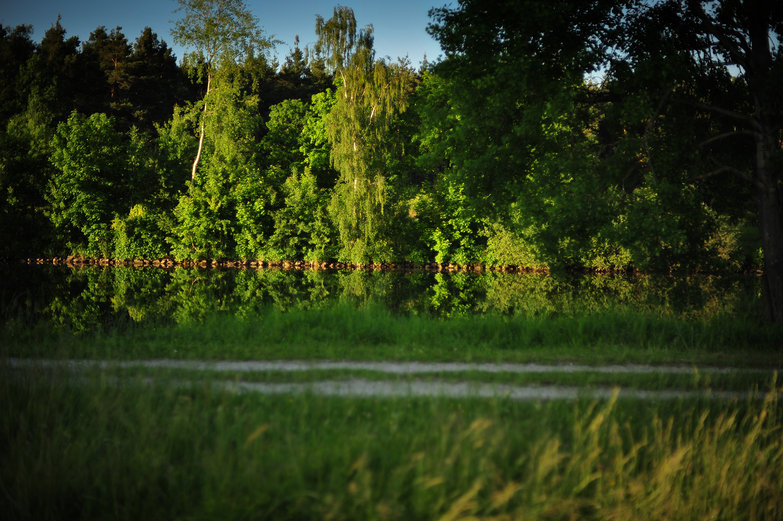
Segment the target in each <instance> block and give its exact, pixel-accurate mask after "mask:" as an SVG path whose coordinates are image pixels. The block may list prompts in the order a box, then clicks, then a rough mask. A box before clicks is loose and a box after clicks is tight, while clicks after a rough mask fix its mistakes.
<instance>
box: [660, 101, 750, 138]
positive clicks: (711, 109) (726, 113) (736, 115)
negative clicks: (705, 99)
mask: <svg viewBox="0 0 783 521" xmlns="http://www.w3.org/2000/svg"><path fill="white" fill-rule="evenodd" d="M675 101H677V102H678V103H683V104H686V105H692V106H694V107H696V108H698V109H702V110H706V111H709V112H715V113H716V114H722V115H724V116H727V117H729V118H732V119H736V120H738V121H742V122H743V123H747V124H750V126H752V127H753V128H754V129H755V130H757V131H761V124H760V123H759V122H758V121H757V120H756V118H754V117H753V116H747V115H745V114H741V113H739V112H735V111H733V110H729V109H724V108H722V107H716V106H714V105H708V104H706V103H702V102H700V101H689V100H675Z"/></svg>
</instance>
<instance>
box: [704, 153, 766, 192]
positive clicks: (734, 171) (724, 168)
mask: <svg viewBox="0 0 783 521" xmlns="http://www.w3.org/2000/svg"><path fill="white" fill-rule="evenodd" d="M709 159H710V161H711V162H712V163H713V164H714V165H716V166H717V167H718V168H717V169H715V170H713V171H711V172H708V173H706V174H704V175H701V176H698V177H695V178H694V179H706V178H707V177H712V176H713V175H718V174H722V173H724V172H727V173H730V174H734V175H736V176H738V177H739V178H740V179H743V180H745V181H747V182H748V183H750V184H752V185H753V186H755V187H757V188H758V187H760V186H761V182H760V181H759V180H758V179H756V178H755V177H753V176H752V175H750V174H749V173H747V172H745V171H743V170H740V169H739V168H736V167H733V166H730V165H724V164H721V163H720V162H719V161H718V160H716V159H715V158H714V157H710V158H709Z"/></svg>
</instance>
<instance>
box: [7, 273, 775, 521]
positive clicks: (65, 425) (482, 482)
mask: <svg viewBox="0 0 783 521" xmlns="http://www.w3.org/2000/svg"><path fill="white" fill-rule="evenodd" d="M112 274H115V277H117V279H116V280H121V281H122V282H123V284H125V280H126V278H122V279H120V278H119V277H120V276H123V277H125V275H135V272H122V271H119V272H95V274H94V276H93V272H86V276H85V275H83V274H81V273H76V274H74V275H73V276H72V278H71V279H69V281H68V283H67V284H66V285H64V286H63V287H64V288H66V289H68V290H69V291H70V288H76V290H77V293H75V294H70V293H62V295H63V296H56V297H54V298H49V297H48V296H47V295H45V294H43V293H42V295H43V297H46V298H42V299H41V301H43V302H47V303H48V304H47V306H48V307H47V309H49V310H53V311H52V312H51V313H50V315H49V317H50V318H46V319H43V320H42V319H40V316H39V315H37V314H34V313H30V312H29V310H30V309H34V308H36V304H35V303H36V302H37V301H36V300H35V298H32V297H29V294H30V292H28V293H24V292H21V291H20V292H18V293H15V294H14V295H16V294H18V295H21V297H18V298H17V297H14V298H15V301H16V302H20V303H22V304H24V306H26V308H24V309H27V310H28V311H24V309H23V311H19V312H15V311H13V310H12V309H11V308H10V307H8V308H6V309H4V310H3V312H2V318H3V320H2V321H0V322H2V325H0V360H1V361H0V407H2V414H0V508H1V509H2V511H3V512H4V517H3V518H4V519H153V520H154V519H188V520H193V519H216V518H219V519H229V520H230V519H237V520H240V519H241V520H248V519H283V520H284V519H296V520H307V519H335V520H337V519H344V520H351V519H357V520H374V519H378V520H387V519H389V520H393V519H399V520H419V519H420V520H443V521H445V520H457V519H494V520H503V519H509V520H510V519H551V520H571V519H584V520H595V519H617V520H621V519H639V520H647V519H649V520H659V519H730V520H733V519H770V520H773V519H780V518H781V516H783V485H781V484H780V480H779V479H778V478H777V477H778V476H779V475H781V474H783V441H781V440H783V437H782V436H781V427H783V407H781V405H780V400H779V398H780V392H781V388H780V386H779V383H778V382H777V379H776V376H775V371H776V370H779V369H780V368H781V367H783V352H782V351H781V349H780V346H781V338H783V329H781V327H780V326H773V325H767V324H764V323H763V322H761V321H760V320H758V319H757V318H755V316H754V314H753V313H751V312H749V313H746V314H743V313H741V312H738V310H741V309H742V302H743V301H742V300H741V299H733V300H732V299H728V298H726V299H722V298H718V297H716V298H712V297H709V298H705V299H702V300H703V301H704V302H706V303H707V306H711V307H709V309H708V308H707V307H694V308H686V313H685V314H683V313H677V312H676V310H673V308H671V307H670V308H666V309H662V310H658V311H656V309H655V307H654V306H652V305H649V306H647V305H637V307H634V304H632V303H633V302H634V301H635V299H634V298H631V297H632V296H633V294H630V295H631V296H629V297H628V299H627V302H629V303H630V304H627V305H616V304H614V303H612V302H609V301H607V302H606V303H603V300H601V298H602V297H601V294H600V293H599V292H597V291H596V292H595V293H594V295H595V296H596V297H595V298H594V302H596V303H597V304H595V303H594V304H592V306H593V307H592V308H590V309H586V308H585V309H582V310H580V308H579V304H578V303H579V301H578V300H577V299H575V298H572V297H570V296H566V297H562V298H563V299H564V300H563V304H558V307H556V308H554V309H549V308H546V307H545V306H546V305H550V304H547V303H548V302H556V301H554V300H552V299H551V298H550V295H546V294H542V295H540V296H539V299H538V301H535V302H534V301H533V300H532V299H529V300H525V299H524V298H523V297H521V296H519V297H515V298H517V299H518V303H517V304H515V306H516V309H517V310H519V309H522V308H523V306H525V305H529V306H530V308H529V310H528V311H524V310H523V311H517V312H507V313H504V312H500V311H498V310H499V309H500V308H495V309H489V310H487V311H486V312H483V313H472V312H465V313H453V314H448V315H438V314H433V313H425V312H400V311H399V310H390V308H389V307H388V306H384V305H382V302H381V303H378V302H377V299H369V298H368V299H366V301H359V302H357V301H356V298H355V297H354V295H357V294H358V295H362V294H363V293H361V291H355V292H353V293H348V292H347V291H344V292H343V293H340V292H338V291H337V290H339V289H340V287H338V286H335V287H331V286H328V284H333V282H331V281H332V280H333V279H329V278H324V279H314V280H315V282H312V281H309V279H307V280H305V282H307V284H309V285H306V286H303V287H302V288H303V289H302V291H301V293H303V294H308V295H310V294H313V292H312V291H311V289H312V288H322V289H323V288H326V289H327V290H328V292H327V291H326V290H324V293H323V294H324V295H326V294H327V293H329V294H335V293H338V294H349V295H351V298H350V299H348V300H347V301H339V302H337V303H334V302H329V303H328V304H325V305H323V306H318V305H316V304H317V302H318V301H319V299H322V297H321V296H318V297H317V298H314V299H313V300H312V301H308V302H309V303H307V305H303V306H298V305H287V306H285V307H282V306H273V305H266V304H265V305H261V306H256V305H255V304H253V303H252V299H249V300H246V299H239V298H238V297H237V298H236V300H237V304H231V306H233V307H231V306H229V305H228V304H225V305H224V303H225V302H226V301H227V300H228V298H227V297H225V298H224V297H222V296H221V295H223V294H224V293H225V294H229V295H236V294H239V289H242V291H246V288H247V287H251V288H261V289H254V290H253V291H254V293H253V294H255V295H260V294H261V295H263V294H266V293H264V291H267V290H266V289H265V288H266V286H260V285H258V284H260V283H258V282H257V281H258V280H260V275H259V276H258V277H257V278H252V279H251V278H250V277H256V275H253V274H242V276H243V277H246V278H248V280H251V281H254V284H257V285H256V286H253V285H251V284H245V283H242V284H240V283H236V289H232V288H234V286H232V284H234V283H233V282H231V283H229V282H226V281H227V280H228V279H227V276H225V275H224V274H221V273H215V274H212V275H210V274H209V273H207V274H200V275H199V277H202V276H203V277H204V278H206V277H209V276H212V277H213V279H211V280H209V282H210V284H206V283H204V282H196V283H195V284H194V283H193V280H199V279H191V278H188V277H185V276H184V275H187V273H183V272H179V273H173V274H172V275H171V277H172V280H173V281H174V282H170V281H167V280H166V279H164V277H163V275H165V274H163V275H159V274H158V272H155V275H156V276H160V278H161V281H160V282H159V283H156V284H157V285H155V286H145V285H141V284H138V285H136V286H127V287H129V288H131V289H127V290H124V293H118V292H116V291H109V290H107V289H105V288H114V286H112V284H114V285H115V286H116V285H117V283H116V282H113V283H112V284H109V283H107V282H105V281H109V282H111V281H112V280H113V279H111V276H112ZM264 276H266V275H264ZM90 277H92V278H90ZM178 277H179V278H178ZM351 277H353V278H349V277H346V278H345V279H344V280H345V281H346V282H350V283H352V284H353V283H355V282H356V281H357V280H359V279H358V278H356V276H351ZM179 279H181V281H180V280H179ZM264 280H266V279H264ZM271 280H272V281H273V282H275V284H270V287H294V288H296V286H282V285H281V284H277V283H278V282H281V281H278V280H277V278H274V279H271ZM362 280H364V279H362ZM369 280H371V281H374V280H376V279H369ZM443 280H444V281H445V282H446V283H449V284H453V283H454V281H450V280H447V279H443ZM466 280H467V279H466ZM498 280H500V279H498ZM515 280H516V279H515ZM519 280H520V281H524V280H525V279H519ZM216 281H217V282H222V283H223V286H219V287H220V288H221V290H225V289H226V287H227V288H228V289H229V292H228V293H226V292H225V291H224V293H220V294H218V293H215V294H214V295H213V294H212V293H211V291H212V288H216V287H218V286H217V285H215V284H214V283H215V282H216ZM334 284H336V283H334ZM172 285H173V287H174V288H175V289H176V288H179V289H178V292H177V293H174V292H172V291H170V288H171V287H172ZM120 287H123V288H124V287H126V286H122V285H121V286H120ZM150 287H151V288H152V289H145V291H141V289H144V288H150ZM202 287H203V290H204V294H203V296H202V297H203V298H200V299H198V300H193V299H192V298H191V297H192V295H193V294H192V293H188V291H189V289H190V288H202ZM346 287H347V286H346ZM351 287H356V286H351ZM364 287H365V286H360V289H361V288H364ZM385 287H394V286H393V285H391V284H390V285H388V286H385ZM435 287H436V288H438V287H441V286H435ZM531 287H533V286H532V285H531ZM82 288H84V289H82ZM139 288H141V289H139ZM182 288H184V289H182ZM425 289H426V288H425ZM458 289H459V288H458ZM560 289H562V288H561V287H560V286H558V287H556V288H555V289H554V290H553V291H552V295H557V294H560V293H559V291H557V290H560ZM207 290H209V291H207ZM78 291H81V292H82V293H81V294H80V293H78ZM362 291H363V290H362ZM385 291H387V292H389V290H385ZM232 292H233V293H232ZM85 293H89V294H90V295H97V296H99V297H100V299H103V300H100V299H98V298H97V297H96V298H94V299H92V300H90V299H87V298H86V297H84V294H85ZM410 293H411V294H414V291H413V290H411V291H410ZM430 293H431V294H432V295H434V296H436V297H437V298H438V299H440V298H442V297H441V294H440V293H438V292H437V291H432V292H430ZM685 293H686V294H690V293H689V292H685ZM171 294H175V295H181V298H180V297H177V298H179V300H177V301H175V302H174V303H171V301H169V300H168V299H169V295H171ZM381 294H382V295H383V293H381ZM425 294H426V293H425ZM453 294H457V293H449V295H453ZM507 294H508V295H512V292H511V291H509V292H508V293H507ZM140 295H153V296H154V297H155V299H157V300H154V301H153V304H149V305H148V308H146V309H150V310H155V312H152V311H146V312H144V313H140V312H137V311H138V310H139V309H143V308H142V307H141V306H140V305H139V302H140V300H141V298H140V297H139V296H140ZM318 295H321V294H318ZM525 295H530V293H528V294H525ZM12 296H13V295H12ZM33 297H35V295H33ZM36 298H37V297H36ZM134 298H135V299H136V300H133V299H134ZM221 299H224V300H221ZM381 300H382V299H381ZM282 301H285V302H295V300H293V299H291V300H283V299H279V300H278V302H282ZM26 302H30V303H31V304H25V303H26ZM129 302H130V304H129ZM465 302H468V301H467V300H466V301H465ZM528 302H530V303H529V304H528ZM214 303H217V304H214ZM240 305H241V306H246V307H245V308H240ZM460 305H462V304H460ZM186 306H190V307H188V308H187V310H188V314H184V313H183V312H182V310H183V309H186ZM209 306H212V307H209ZM219 306H224V307H223V308H222V309H221V308H220V307H219ZM424 307H425V306H423V305H422V309H424ZM640 307H644V309H640ZM20 309H22V308H20ZM106 309H108V310H109V311H108V312H107V311H105V310H106ZM242 309H244V311H241V310H242ZM455 309H457V306H455ZM58 310H67V312H68V313H69V315H68V317H67V320H63V319H62V317H63V316H65V314H64V312H63V313H61V314H60V315H57V313H56V312H58ZM166 310H170V311H171V313H172V314H175V315H176V316H177V317H180V318H181V317H183V316H184V317H185V318H184V319H176V320H172V319H171V316H169V315H167V314H166V313H165V311H166ZM237 310H239V311H237ZM705 310H706V311H705ZM142 314H143V315H144V317H145V318H144V320H143V321H138V320H136V319H137V318H138V317H139V316H141V315H142ZM58 317H60V318H58ZM74 317H75V318H74ZM96 317H97V318H96ZM98 319H99V320H98ZM58 320H59V322H58ZM96 321H97V325H93V326H91V327H89V328H80V327H74V324H76V325H78V324H92V323H93V322H96ZM63 324H66V325H63ZM68 324H70V325H68ZM18 359H26V360H30V359H32V360H35V359H46V360H52V361H54V364H53V365H50V366H49V367H47V368H43V367H37V366H34V364H33V366H26V367H19V366H18V365H17V366H14V365H13V364H14V362H13V360H18ZM150 359H167V360H172V359H173V360H183V361H189V360H191V361H196V360H207V361H214V362H216V361H220V360H248V361H251V360H298V361H305V362H307V361H309V362H316V361H319V360H345V361H349V360H350V361H399V362H412V361H416V362H422V363H427V362H473V363H477V362H487V363H497V362H509V363H525V362H535V363H539V364H553V365H555V366H557V365H562V364H579V365H580V366H584V367H582V368H581V369H580V370H578V371H570V372H566V371H562V370H558V369H557V367H555V368H551V369H550V370H546V371H542V372H531V373H528V372H514V371H500V372H492V373H489V372H485V371H481V370H479V369H476V367H475V366H469V367H467V368H465V369H462V370H458V371H444V370H438V369H433V370H431V371H428V372H424V373H416V374H392V373H385V372H383V371H382V370H373V369H367V368H364V369H361V368H359V369H356V368H354V369H345V368H343V369H318V368H315V369H310V370H306V371H280V370H257V371H240V370H229V371H217V370H214V369H210V368H209V366H207V367H204V368H201V369H195V370H194V369H186V368H171V367H169V368H150V367H141V366H139V363H140V362H142V361H145V360H150ZM74 360H85V361H89V360H103V361H107V360H109V361H124V362H126V363H130V364H131V365H125V366H120V367H104V368H95V367H89V366H83V367H80V368H79V369H78V370H76V369H73V368H70V369H65V368H64V367H66V366H64V365H63V364H67V363H68V362H73V361H74ZM9 361H10V363H9ZM31 363H32V362H31ZM134 363H136V365H133V364H134ZM601 364H652V365H660V366H662V367H664V368H671V366H677V367H680V368H681V370H679V371H667V370H665V369H662V370H660V371H653V372H646V373H616V374H615V373H608V372H605V371H601V370H600V367H592V368H591V366H600V365H601ZM355 379H361V380H363V381H370V382H376V381H377V382H386V383H388V382H398V383H399V382H402V383H410V382H443V383H446V384H448V383H459V382H467V383H469V384H470V383H476V384H497V385H512V386H526V387H533V388H543V387H546V386H556V387H558V388H560V387H566V388H578V389H583V390H585V394H584V395H583V396H582V395H580V397H579V398H575V399H567V400H533V401H524V400H514V399H511V398H509V397H507V396H502V395H499V396H495V397H492V398H478V397H467V398H466V397H457V398H453V397H452V398H449V397H445V396H439V397H421V396H419V397H415V396H405V397H400V396H385V397H378V396H375V397H358V396H324V395H318V394H317V393H316V392H314V391H307V390H305V391H304V392H297V393H288V394H277V395H265V394H261V393H255V392H248V391H244V392H243V391H242V390H241V389H240V390H237V388H233V389H232V387H231V386H230V385H225V384H226V383H229V384H230V383H232V382H234V383H269V384H274V383H282V384H297V385H298V384H303V385H309V384H315V383H318V382H324V381H333V380H338V381H348V380H355ZM613 388H618V389H623V390H638V391H651V392H669V391H674V392H677V391H683V392H684V393H685V394H684V395H683V396H682V397H679V398H671V397H669V398H661V397H660V396H659V397H657V398H655V397H653V398H651V399H640V398H633V397H632V396H633V395H629V394H624V393H623V392H620V393H619V395H617V396H616V397H615V398H612V399H603V398H601V399H596V398H591V397H590V394H589V392H588V391H590V390H604V391H606V390H611V389H613ZM726 392H736V393H739V394H738V395H737V397H734V398H731V397H730V398H726V396H725V394H723V393H726Z"/></svg>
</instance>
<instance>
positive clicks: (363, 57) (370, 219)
mask: <svg viewBox="0 0 783 521" xmlns="http://www.w3.org/2000/svg"><path fill="white" fill-rule="evenodd" d="M316 34H317V35H318V43H317V44H316V50H317V52H319V53H323V54H324V55H325V63H326V65H327V67H328V68H329V69H330V70H331V71H333V72H334V74H335V83H336V86H337V92H336V95H335V104H334V106H333V107H332V110H331V112H330V113H329V116H328V118H327V121H326V128H327V136H328V139H329V142H330V143H331V145H332V153H331V158H332V163H333V165H334V167H335V169H336V170H337V171H339V172H340V179H339V181H338V183H337V185H336V186H335V193H334V196H333V198H332V204H331V206H330V212H331V214H332V216H333V219H334V220H335V222H336V224H337V228H338V229H339V231H340V238H341V241H342V251H341V254H340V256H341V257H342V258H343V259H345V260H349V261H352V262H357V263H364V262H367V261H369V260H371V259H372V260H376V261H389V260H391V259H392V257H393V255H394V253H393V252H392V247H391V243H390V242H389V237H388V232H389V231H390V219H389V217H390V215H384V214H385V212H387V211H389V210H391V208H390V205H389V201H390V197H389V189H390V187H389V186H388V184H387V180H388V179H387V168H386V167H387V161H389V160H391V159H392V158H393V157H395V156H396V155H398V154H400V153H401V150H402V149H400V148H398V147H397V145H398V142H397V140H395V139H390V137H391V132H392V130H393V129H394V126H395V123H396V121H397V119H398V117H399V115H400V113H402V112H403V111H405V109H406V108H407V103H408V100H409V98H410V94H411V92H412V90H413V74H412V72H411V71H410V69H409V68H408V67H407V66H406V65H405V64H404V63H401V64H397V65H390V64H387V63H385V62H383V61H376V60H375V59H374V52H373V49H372V42H373V36H372V27H371V26H368V27H366V28H365V29H363V30H361V31H358V32H357V30H356V19H355V17H354V14H353V11H352V10H351V9H350V8H347V7H337V8H335V10H334V15H333V16H332V18H330V19H329V20H328V21H324V20H323V18H322V17H320V16H319V17H317V19H316Z"/></svg>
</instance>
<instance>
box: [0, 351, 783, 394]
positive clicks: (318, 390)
mask: <svg viewBox="0 0 783 521" xmlns="http://www.w3.org/2000/svg"><path fill="white" fill-rule="evenodd" d="M6 363H7V366H8V367H9V368H10V369H11V370H20V371H24V370H34V369H44V370H51V369H66V370H70V371H74V372H77V373H79V372H82V371H85V370H91V369H93V370H95V369H97V370H110V369H138V368H142V369H150V370H154V369H175V370H190V371H211V372H215V373H221V372H226V373H237V372H248V373H249V372H293V371H316V370H318V371H330V370H334V371H342V370H360V371H374V372H378V373H383V374H395V375H412V374H426V373H458V372H468V371H471V372H487V373H501V372H508V373H516V374H522V373H544V372H546V373H557V372H562V373H577V372H598V373H609V374H651V373H655V372H663V373H668V374H687V373H690V372H693V371H695V370H698V371H700V372H728V371H732V369H731V368H718V367H699V368H694V367H687V366H651V365H603V366H588V365H571V364H552V365H546V364H510V363H476V364H473V363H459V362H445V363H423V362H347V361H307V362H305V361H287V360H277V361H202V360H162V359H156V360H134V361H127V360H52V359H20V358H12V359H9V360H7V361H6ZM755 371H764V370H762V369H757V370H755ZM769 372H770V374H771V373H772V371H769ZM139 380H140V381H142V382H143V383H144V384H145V385H154V384H161V383H163V384H165V385H170V386H173V387H177V388H187V387H193V386H200V385H204V382H202V381H200V380H187V379H181V378H171V377H166V376H154V375H152V374H149V375H145V376H143V377H142V378H140V379H139V378H138V377H137V378H136V381H139ZM109 381H111V382H112V383H113V384H116V385H120V384H121V383H122V382H129V381H132V379H131V378H127V377H126V378H120V377H116V376H111V377H110V378H109ZM205 381H206V383H207V385H209V386H211V387H212V388H215V389H222V390H226V391H229V392H236V393H260V394H266V395H286V394H287V395H291V394H308V393H309V394H314V395H319V396H341V397H359V398H362V397H444V398H507V399H511V400H517V401H539V400H571V399H577V398H588V399H608V398H610V397H611V396H612V395H613V394H614V393H615V392H616V393H618V395H619V397H621V398H635V399H646V400H671V399H684V398H709V399H721V400H736V399H746V398H753V397H756V398H763V397H764V396H765V394H766V393H759V392H736V391H708V390H680V389H665V390H660V389H659V390H645V389H621V388H616V387H615V388H613V387H610V386H605V387H578V386H559V385H515V384H507V383H497V382H496V383H492V382H481V381H475V380H470V381H437V380H435V381H433V380H415V379H414V380H374V379H369V378H356V377H351V376H346V377H344V378H341V379H326V380H318V381H311V382H246V381H239V380H236V379H233V380H228V379H226V380H220V379H219V378H217V377H214V376H213V377H211V378H208V379H207V380H205Z"/></svg>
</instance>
